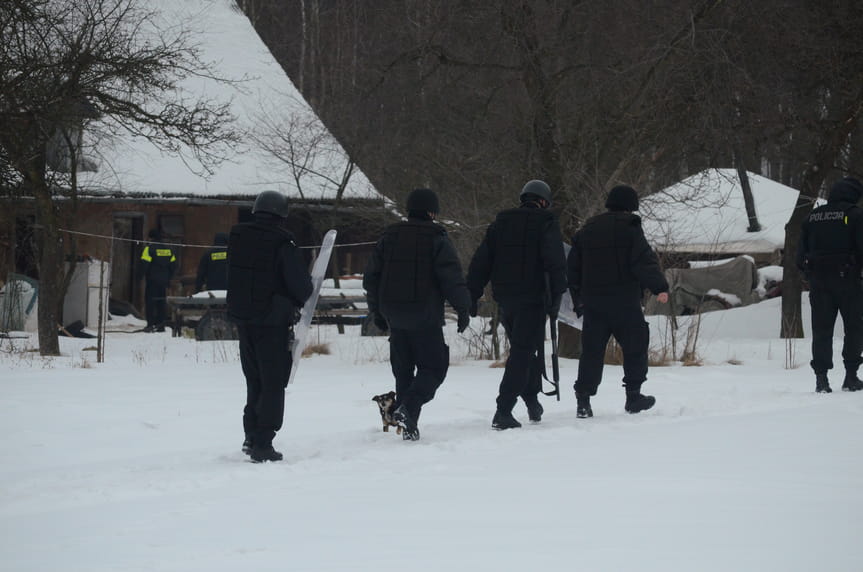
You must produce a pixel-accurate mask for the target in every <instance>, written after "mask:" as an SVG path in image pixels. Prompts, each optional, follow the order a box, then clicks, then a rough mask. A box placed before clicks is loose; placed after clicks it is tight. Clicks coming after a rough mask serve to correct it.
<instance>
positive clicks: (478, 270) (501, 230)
mask: <svg viewBox="0 0 863 572" xmlns="http://www.w3.org/2000/svg"><path fill="white" fill-rule="evenodd" d="M546 276H547V277H548V286H549V288H548V289H549V290H550V292H549V294H550V295H551V300H547V293H546V290H547V288H546ZM489 281H491V287H492V295H493V296H494V299H495V300H496V301H497V302H498V303H499V304H501V305H504V306H516V305H522V304H544V305H548V304H549V303H550V304H551V306H552V307H553V308H547V309H548V310H554V311H556V310H557V307H559V305H560V297H561V296H562V295H563V293H564V292H565V291H566V255H565V254H564V249H563V237H562V236H561V234H560V226H559V225H558V223H557V219H556V218H555V216H554V213H552V212H551V211H548V210H545V209H540V208H537V207H535V206H533V205H532V204H531V203H528V204H524V205H522V206H521V207H520V208H516V209H508V210H505V211H502V212H500V213H498V215H497V217H495V220H494V222H492V223H491V224H490V225H489V226H488V229H487V230H486V233H485V237H484V238H483V240H482V242H481V243H480V245H479V248H477V250H476V252H475V253H474V255H473V258H472V259H471V262H470V267H469V269H468V277H467V283H468V288H469V289H470V294H471V297H472V299H473V300H477V299H479V298H480V297H481V296H482V293H483V290H484V289H485V285H486V284H488V282H489Z"/></svg>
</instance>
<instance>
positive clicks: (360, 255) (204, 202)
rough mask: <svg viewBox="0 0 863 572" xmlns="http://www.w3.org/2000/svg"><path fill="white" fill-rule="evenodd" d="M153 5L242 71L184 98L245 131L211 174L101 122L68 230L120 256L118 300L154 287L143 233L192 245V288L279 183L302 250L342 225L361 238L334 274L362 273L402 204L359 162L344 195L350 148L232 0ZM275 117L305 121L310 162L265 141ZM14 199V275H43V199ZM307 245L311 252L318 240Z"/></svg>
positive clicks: (114, 280)
mask: <svg viewBox="0 0 863 572" xmlns="http://www.w3.org/2000/svg"><path fill="white" fill-rule="evenodd" d="M148 7H149V8H157V9H158V10H159V13H158V17H159V18H161V19H162V20H163V22H162V23H163V24H164V26H165V27H166V29H167V28H168V27H170V26H175V25H176V23H177V22H183V23H184V24H186V23H188V26H189V27H190V29H191V30H193V32H194V34H195V35H194V43H195V44H196V45H197V47H198V48H199V50H200V57H201V59H202V60H203V61H205V62H210V63H211V64H212V67H213V72H214V75H215V76H217V77H219V78H227V79H231V80H234V81H231V82H220V81H216V80H214V79H212V78H205V77H196V78H194V81H189V82H188V83H187V84H185V85H184V90H185V93H184V94H178V97H180V96H183V95H188V96H192V97H195V96H198V95H201V94H206V96H207V97H211V98H215V99H218V100H221V101H230V102H231V109H232V112H233V114H234V115H235V116H236V117H237V124H236V126H237V127H238V128H239V129H240V130H241V131H242V132H243V133H244V134H245V136H244V138H243V141H242V144H241V145H239V146H238V147H237V148H235V149H233V151H232V154H231V156H230V157H228V159H227V160H226V161H225V162H223V163H222V164H221V165H219V166H218V167H217V168H216V169H215V170H214V171H213V172H212V173H206V174H204V173H200V172H196V170H195V162H194V161H193V160H191V155H190V153H183V152H181V153H177V154H166V153H162V152H160V151H159V150H158V149H157V148H156V147H154V146H153V145H152V144H151V143H150V142H148V141H147V140H146V139H143V138H137V137H133V136H131V135H129V136H127V137H124V138H123V139H122V140H119V141H112V142H111V144H110V145H109V144H106V143H104V142H96V141H95V135H94V134H95V132H96V130H92V133H91V132H89V131H87V132H85V134H84V145H85V147H84V148H83V149H82V153H83V154H84V155H85V156H86V157H87V160H88V163H89V164H92V165H93V166H95V168H96V170H95V171H86V172H81V173H80V174H79V176H78V185H79V199H78V202H77V206H76V210H75V212H74V216H73V215H72V214H71V213H72V210H71V209H72V205H71V204H69V203H68V202H65V203H61V204H60V208H61V211H62V214H63V215H64V216H65V219H66V222H65V227H66V228H65V229H64V230H65V232H66V233H67V234H66V235H67V236H69V237H70V238H71V237H74V238H75V239H76V241H77V254H78V257H79V258H80V257H84V258H92V259H96V260H106V261H110V263H111V270H110V272H111V280H110V282H111V297H112V298H113V299H115V300H118V301H125V302H130V303H132V304H133V305H135V306H137V307H138V308H141V303H142V297H143V296H142V289H143V285H142V283H141V282H140V280H139V279H138V277H137V276H136V275H135V266H136V261H137V259H138V258H139V256H140V252H141V250H142V248H143V243H142V242H141V241H142V240H143V239H144V238H145V237H146V236H147V233H148V231H149V230H150V229H154V228H158V229H159V230H161V232H162V235H163V237H164V241H165V242H169V243H176V244H183V245H187V246H183V247H179V248H177V249H175V251H176V254H177V258H178V262H179V271H178V276H177V279H176V280H175V283H174V284H172V287H171V291H170V293H171V294H173V295H184V294H189V293H191V289H192V287H193V284H194V276H195V273H196V269H197V265H198V260H199V258H200V256H201V254H203V252H204V251H205V248H206V246H208V245H210V244H211V243H212V240H213V237H214V235H215V234H216V233H217V232H227V231H228V230H229V229H230V227H231V226H232V225H234V224H235V223H237V222H242V221H245V220H249V219H250V218H251V207H252V204H253V202H254V199H255V197H256V196H257V194H258V193H259V192H260V191H263V190H268V189H271V190H277V191H279V192H282V193H284V194H285V195H287V196H288V198H289V199H290V201H291V205H292V211H291V216H290V217H289V221H288V223H289V225H288V226H289V228H290V229H291V230H292V231H293V232H294V234H295V236H296V239H297V243H298V244H299V245H300V246H301V247H311V246H313V245H316V244H318V243H319V242H320V239H321V237H322V236H323V233H324V232H325V231H326V230H327V229H328V228H337V229H338V230H339V239H338V244H354V246H351V247H340V248H337V249H336V252H335V256H334V259H335V262H334V265H333V266H332V269H333V272H334V273H336V274H353V273H356V272H361V271H362V269H363V267H364V265H365V259H366V257H367V256H368V255H369V253H370V251H371V249H372V248H373V246H372V244H369V243H371V242H373V241H374V240H376V239H377V237H378V235H379V230H380V228H382V226H383V225H384V224H385V222H386V220H389V219H391V218H392V216H393V215H392V214H390V208H389V207H390V205H389V203H388V201H387V200H386V199H384V198H383V197H382V196H381V195H380V194H379V193H378V192H377V191H376V190H375V189H374V187H373V186H372V185H371V183H370V182H369V181H368V179H367V178H366V176H365V175H364V174H363V173H362V171H360V170H359V169H358V168H356V167H355V166H353V170H352V171H351V175H350V178H349V179H348V183H347V185H346V186H344V187H343V188H342V190H341V192H340V193H339V187H340V182H341V181H342V180H343V177H344V174H345V173H346V168H347V167H348V159H347V154H346V153H345V152H344V150H343V149H342V148H341V146H340V145H339V144H338V142H337V141H335V139H334V138H333V137H332V136H331V135H330V134H329V133H328V131H327V129H326V127H325V126H324V125H323V124H322V122H321V121H320V119H318V118H317V117H316V115H315V114H314V112H313V111H312V109H311V108H310V107H309V105H308V104H307V102H306V101H305V100H304V99H303V97H302V96H301V95H300V93H299V91H298V90H297V89H296V87H295V86H294V85H293V84H292V83H291V81H290V79H289V78H288V76H287V75H286V74H285V72H284V71H283V70H282V68H281V67H280V66H279V64H278V63H277V62H276V61H275V59H274V58H273V56H272V55H271V54H270V52H269V51H268V50H267V48H266V47H265V46H264V44H263V42H262V41H261V40H260V38H259V37H258V35H257V33H256V32H255V30H254V28H253V27H252V25H251V23H250V22H249V21H248V20H247V18H246V17H245V16H244V15H243V14H242V13H241V12H240V11H239V10H237V9H236V8H235V7H234V3H233V2H230V1H228V0H183V1H182V2H176V1H174V2H171V1H168V0H158V1H155V2H152V3H149V4H148ZM267 125H269V126H270V130H272V129H273V127H274V126H275V129H276V133H278V128H279V127H284V128H285V129H289V128H291V127H290V126H292V125H293V126H296V125H301V126H302V129H303V130H304V131H302V132H298V133H297V135H298V137H305V140H302V141H300V143H299V146H300V149H299V151H300V152H301V153H303V160H302V162H303V164H302V167H301V168H300V167H297V166H296V164H295V165H294V166H292V167H286V165H285V163H284V162H283V161H279V160H278V159H276V158H275V157H274V156H272V155H270V154H268V153H266V152H265V151H263V150H262V149H261V147H260V146H257V145H256V143H255V141H256V140H260V138H261V137H263V136H266V132H267ZM282 134H284V133H282ZM310 140H313V141H314V142H310ZM296 150H297V149H295V151H296ZM205 175H206V176H205ZM3 202H4V203H5V204H4V205H3V208H2V209H0V250H2V252H0V264H3V265H4V267H3V268H2V270H5V271H4V272H3V276H4V277H5V275H6V274H7V273H8V272H19V273H21V274H24V275H27V276H30V277H32V278H37V279H38V272H37V269H36V265H35V257H34V253H33V248H32V245H31V242H32V241H31V240H30V236H31V234H32V224H33V222H34V217H33V209H32V205H31V203H30V202H29V201H28V200H27V199H26V197H25V198H20V199H14V200H13V199H4V201H3ZM355 243H359V244H355ZM305 252H307V253H308V254H309V257H310V258H311V256H312V252H313V251H312V249H311V248H309V250H306V251H305Z"/></svg>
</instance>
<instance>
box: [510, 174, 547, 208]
mask: <svg viewBox="0 0 863 572" xmlns="http://www.w3.org/2000/svg"><path fill="white" fill-rule="evenodd" d="M527 195H533V196H535V197H539V198H541V199H545V200H546V201H547V202H548V204H549V205H551V188H550V187H549V186H548V185H547V184H546V183H545V181H540V180H539V179H533V180H532V181H528V182H527V183H525V184H524V187H522V188H521V193H520V194H519V195H518V198H519V199H521V201H522V202H524V201H525V200H529V199H528V197H527Z"/></svg>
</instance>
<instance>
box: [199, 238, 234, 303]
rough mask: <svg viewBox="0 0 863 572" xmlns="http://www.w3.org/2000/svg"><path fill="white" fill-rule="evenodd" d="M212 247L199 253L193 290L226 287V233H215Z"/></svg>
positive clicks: (224, 288)
mask: <svg viewBox="0 0 863 572" xmlns="http://www.w3.org/2000/svg"><path fill="white" fill-rule="evenodd" d="M213 245H214V246H213V248H211V249H209V250H208V251H207V252H205V253H204V254H202V255H201V260H200V261H199V262H198V275H197V277H196V278H195V291H197V292H200V291H201V290H203V289H204V285H206V286H207V290H227V288H228V235H227V234H225V233H224V232H219V233H216V237H215V239H214V240H213Z"/></svg>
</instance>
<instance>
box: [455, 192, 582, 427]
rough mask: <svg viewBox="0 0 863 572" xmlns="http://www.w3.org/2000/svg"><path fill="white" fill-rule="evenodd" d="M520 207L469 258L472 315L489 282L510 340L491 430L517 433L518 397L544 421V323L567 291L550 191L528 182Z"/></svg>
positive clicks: (499, 216) (502, 215)
mask: <svg viewBox="0 0 863 572" xmlns="http://www.w3.org/2000/svg"><path fill="white" fill-rule="evenodd" d="M519 198H520V200H521V206H520V207H519V208H514V209H508V210H505V211H502V212H500V213H498V214H497V217H496V218H495V220H494V222H493V223H491V224H490V225H489V227H488V229H487V230H486V234H485V237H484V238H483V241H482V243H480V245H479V248H477V250H476V252H475V253H474V255H473V259H472V260H471V263H470V267H469V269H468V278H467V282H468V288H469V289H470V293H471V300H472V304H471V315H476V307H477V300H478V299H479V298H480V297H481V296H482V293H483V290H484V289H485V285H486V284H487V283H488V282H489V280H491V287H492V295H493V296H494V299H495V301H497V303H498V306H499V308H500V319H501V323H502V324H503V326H504V330H505V331H506V335H507V338H508V339H509V346H510V349H509V357H508V358H507V360H506V369H505V370H504V374H503V379H502V381H501V383H500V389H499V392H498V397H497V410H496V412H495V414H494V418H493V419H492V427H493V428H494V429H497V430H504V429H513V428H516V427H521V423H519V422H518V421H517V420H516V419H515V417H513V415H512V410H513V408H514V407H515V404H516V402H517V401H518V398H519V396H520V397H521V398H522V400H523V401H524V403H525V405H526V406H527V413H528V418H529V419H530V420H531V421H532V422H534V423H536V422H539V421H540V420H541V419H542V414H543V408H542V405H541V404H540V402H539V399H538V397H537V396H538V395H539V392H540V390H541V389H542V378H541V375H542V371H541V370H542V363H543V361H542V358H541V357H540V356H543V357H544V354H542V353H541V352H544V349H543V345H544V342H545V317H546V315H550V316H553V317H556V316H557V311H558V309H559V308H560V298H561V296H562V295H563V293H564V292H565V291H566V270H565V268H566V258H565V255H564V249H563V238H562V237H561V234H560V227H559V225H558V222H557V219H556V218H555V216H554V214H553V213H552V212H551V211H550V210H548V208H549V207H550V206H551V189H550V188H549V186H548V185H547V184H546V183H544V182H543V181H539V180H532V181H528V182H527V184H525V185H524V188H522V190H521V194H520V195H519Z"/></svg>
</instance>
